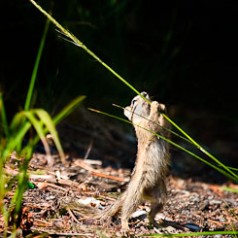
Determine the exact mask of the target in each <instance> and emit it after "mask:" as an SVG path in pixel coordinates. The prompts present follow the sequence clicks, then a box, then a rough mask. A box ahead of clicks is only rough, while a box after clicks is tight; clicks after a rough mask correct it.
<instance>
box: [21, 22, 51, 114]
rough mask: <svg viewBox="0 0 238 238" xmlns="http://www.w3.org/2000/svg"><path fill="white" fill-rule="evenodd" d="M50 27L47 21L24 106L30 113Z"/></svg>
mask: <svg viewBox="0 0 238 238" xmlns="http://www.w3.org/2000/svg"><path fill="white" fill-rule="evenodd" d="M49 25H50V21H49V20H48V19H47V21H46V24H45V29H44V32H43V35H42V38H41V42H40V46H39V49H38V53H37V57H36V61H35V64H34V68H33V71H32V75H31V81H30V85H29V89H28V91H27V96H26V102H25V106H24V109H25V110H26V111H28V110H29V109H30V107H31V99H32V94H33V91H34V87H35V81H36V77H37V72H38V68H39V64H40V60H41V56H42V52H43V48H44V45H45V40H46V36H47V32H48V29H49Z"/></svg>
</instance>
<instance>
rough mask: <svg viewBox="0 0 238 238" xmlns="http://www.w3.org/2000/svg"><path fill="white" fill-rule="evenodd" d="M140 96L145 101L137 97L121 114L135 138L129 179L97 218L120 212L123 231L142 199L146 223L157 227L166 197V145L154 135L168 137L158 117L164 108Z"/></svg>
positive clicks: (164, 126) (161, 118)
mask: <svg viewBox="0 0 238 238" xmlns="http://www.w3.org/2000/svg"><path fill="white" fill-rule="evenodd" d="M141 95H142V96H144V97H145V98H146V99H147V100H148V101H146V100H144V99H143V98H142V97H141V96H140V95H138V96H136V97H134V98H133V99H132V101H131V105H130V106H127V107H126V108H125V109H124V115H125V116H126V117H127V118H128V119H129V120H130V121H131V122H132V124H133V126H134V129H135V133H136V136H137V158H136V163H135V168H134V170H133V172H132V176H131V180H130V182H129V184H128V187H127V189H126V191H125V192H124V193H123V194H122V195H121V197H120V198H119V199H118V200H117V201H116V202H115V203H114V204H113V205H112V206H110V207H109V208H108V209H106V210H104V211H103V212H102V213H101V215H100V218H101V219H102V220H103V219H108V217H113V216H115V215H117V214H118V213H119V212H120V211H121V226H122V229H123V230H127V229H129V226H128V220H129V217H130V215H131V214H132V213H133V212H134V211H135V210H136V208H137V206H138V205H139V203H140V202H141V201H142V200H148V201H150V203H151V210H150V213H149V221H150V223H151V224H153V225H155V226H156V225H158V224H157V223H156V221H155V215H156V214H157V213H158V212H159V211H160V210H161V209H162V208H163V205H164V203H165V202H166V198H167V189H166V181H165V180H166V176H167V172H168V165H169V157H170V156H169V146H168V143H167V142H166V141H164V140H163V139H161V138H159V137H158V136H156V135H155V134H154V133H158V134H159V135H161V136H164V137H166V138H168V137H169V135H170V133H169V130H167V129H168V128H169V123H168V122H167V121H166V120H165V118H164V117H163V115H162V114H161V112H164V111H165V105H164V104H160V103H158V102H157V101H151V99H150V97H149V95H148V93H146V92H142V93H141ZM149 102H150V103H149Z"/></svg>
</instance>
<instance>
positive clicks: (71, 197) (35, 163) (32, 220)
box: [0, 121, 238, 238]
mask: <svg viewBox="0 0 238 238" xmlns="http://www.w3.org/2000/svg"><path fill="white" fill-rule="evenodd" d="M97 123H98V124H99V125H102V123H103V122H100V121H98V122H97ZM93 126H94V127H95V128H97V125H96V124H95V123H93ZM89 128H90V127H89V126H85V127H84V128H82V127H73V126H72V124H67V123H66V124H64V125H63V126H62V127H61V128H60V129H59V132H60V134H61V135H64V136H63V140H62V141H63V146H64V148H65V149H66V155H67V158H66V164H63V163H62V162H61V160H60V158H59V156H58V154H57V153H56V152H55V151H54V150H52V155H51V156H46V155H45V154H44V153H43V152H42V148H41V146H39V148H37V151H36V152H35V153H34V156H33V158H32V159H31V161H30V164H29V170H28V172H29V176H30V182H31V183H32V184H34V185H35V187H34V188H29V189H27V191H26V192H25V193H24V199H23V206H22V214H21V216H20V217H19V219H18V221H19V224H18V225H19V227H20V228H19V230H20V231H21V232H22V233H23V235H22V236H23V237H146V236H148V235H149V234H175V233H189V232H199V231H226V230H238V196H237V193H236V192H232V191H230V190H229V189H228V188H230V189H234V190H237V189H238V185H237V184H235V183H233V182H232V181H229V180H227V179H224V178H223V177H222V178H221V179H220V178H219V176H218V173H215V172H214V171H212V170H209V169H208V168H207V167H204V166H203V165H200V164H199V166H200V167H199V166H198V164H197V163H194V162H190V163H189V162H188V161H194V159H191V158H190V160H188V158H180V159H179V158H175V160H176V163H175V162H174V159H173V158H172V163H171V170H170V174H169V176H168V190H169V194H168V201H167V203H166V205H165V207H164V209H163V210H162V211H161V212H160V213H158V214H157V216H156V219H157V220H158V221H159V222H160V224H161V227H159V228H156V227H152V226H149V225H148V220H147V218H146V214H147V213H148V211H149V209H150V205H149V204H148V203H146V202H143V203H141V205H140V206H139V207H138V209H137V211H136V212H135V213H134V214H133V215H132V217H131V219H130V221H129V226H130V230H129V231H128V232H127V233H126V234H125V233H122V232H121V230H120V219H119V218H115V219H113V220H112V221H111V223H110V224H109V223H108V224H106V225H103V224H99V223H97V222H95V221H94V219H91V218H92V217H93V214H94V212H96V211H99V210H103V209H105V208H106V207H107V206H109V205H110V204H113V203H114V202H115V200H116V199H117V198H118V196H119V195H120V194H121V193H122V192H123V191H124V190H125V188H126V185H127V183H128V181H129V179H130V174H131V170H132V168H133V163H134V159H135V154H136V141H135V140H134V141H133V139H132V138H133V134H131V135H132V137H131V136H130V133H128V136H125V132H124V131H123V129H122V128H117V129H115V127H113V126H109V125H107V126H105V127H103V126H100V128H101V129H100V131H99V130H98V129H96V133H94V134H93V133H92V131H90V130H89ZM122 131H123V133H121V132H122ZM116 132H118V133H116ZM119 132H120V133H119ZM122 134H123V135H122ZM87 135H94V136H93V137H91V138H89V137H88V136H87ZM100 138H101V139H100ZM105 141H107V143H105ZM118 148H120V149H118ZM100 150H101V151H100ZM173 154H174V157H176V156H177V155H176V153H172V157H173ZM99 155H100V156H99ZM16 160H17V158H15V157H14V155H12V158H11V159H10V160H9V164H6V166H5V172H6V173H7V174H10V175H16V174H17V173H18V171H17V166H16V164H17V163H16ZM12 196H13V192H9V193H8V196H6V198H5V203H6V204H8V203H9V201H10V198H11V197H12ZM3 229H4V228H3V218H2V217H0V234H2V232H3ZM19 237H20V235H19ZM191 237H192V236H191ZM200 237H212V236H200ZM219 237H234V236H229V235H216V238H219ZM235 237H236V236H235Z"/></svg>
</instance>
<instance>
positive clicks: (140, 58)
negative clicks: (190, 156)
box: [0, 0, 238, 166]
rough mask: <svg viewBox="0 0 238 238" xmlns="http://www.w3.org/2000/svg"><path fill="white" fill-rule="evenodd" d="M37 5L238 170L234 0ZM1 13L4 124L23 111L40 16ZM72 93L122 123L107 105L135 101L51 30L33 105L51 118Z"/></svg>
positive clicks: (24, 5) (19, 9)
mask: <svg viewBox="0 0 238 238" xmlns="http://www.w3.org/2000/svg"><path fill="white" fill-rule="evenodd" d="M39 4H40V5H41V6H42V7H43V8H45V9H46V10H47V11H51V12H52V15H53V16H54V17H55V18H56V20H58V21H59V22H60V23H61V24H62V25H63V26H64V27H66V28H68V29H69V30H70V31H71V32H72V33H74V35H76V36H77V37H78V38H79V39H80V40H81V41H83V42H84V43H85V45H86V46H87V47H88V48H89V49H91V50H92V51H93V52H95V53H96V54H97V55H98V56H99V57H100V58H101V59H102V60H103V61H105V62H106V63H107V64H108V65H109V66H111V67H112V68H113V69H114V70H115V71H116V72H117V73H119V74H120V75H121V76H122V77H124V78H125V79H126V80H128V81H129V82H130V83H131V84H132V85H133V86H134V87H136V88H137V89H138V90H139V91H142V90H145V91H147V92H149V94H150V95H152V96H153V97H154V98H155V99H157V100H159V101H160V102H163V103H165V104H166V105H167V107H168V109H169V112H170V115H171V118H172V119H173V120H174V121H175V122H177V123H178V124H179V125H180V126H181V127H182V128H184V129H185V131H186V132H188V133H189V134H190V135H191V136H192V137H193V138H195V139H196V140H198V142H199V143H201V144H202V145H203V146H205V147H206V148H208V149H209V150H210V151H211V152H212V153H213V154H214V155H215V156H217V157H218V158H219V159H221V160H222V161H223V162H225V163H227V164H229V165H231V166H238V162H237V151H238V150H237V149H238V146H237V139H238V135H237V132H238V125H237V123H236V122H237V119H238V112H237V86H236V84H237V82H236V81H237V79H238V77H237V69H238V67H237V50H236V48H237V42H238V37H237V35H238V27H237V23H238V21H237V10H238V8H237V3H236V2H235V1H220V2H212V1H211V2H210V1H179V2H178V1H166V2H165V1H163V2H160V1H145V0H137V1H134V0H132V1H126V0H122V1H116V0H111V1H108V0H101V1H88V0H85V1H77V0H67V1H39ZM1 5H2V7H1V8H2V12H3V14H2V17H3V19H2V21H1V22H2V27H1V38H2V43H1V57H2V59H1V76H0V77H1V78H0V89H1V91H2V93H3V96H4V101H5V103H6V108H7V112H8V117H9V118H8V119H9V120H10V119H11V117H12V115H13V114H14V113H16V112H17V111H19V110H21V109H22V107H23V105H24V100H25V97H26V92H27V89H28V85H29V81H30V77H31V73H32V69H33V66H34V62H35V58H36V54H37V50H38V47H39V43H40V39H41V36H42V33H43V29H44V25H45V22H46V18H45V17H44V16H43V15H42V14H41V13H40V12H39V11H38V10H37V9H36V8H35V7H34V6H33V5H32V4H31V3H30V2H28V1H15V2H12V1H11V2H9V1H4V2H3V3H2V4H1ZM78 95H86V96H87V99H86V101H85V106H89V107H94V108H98V109H101V110H103V111H107V112H110V113H113V114H116V115H119V116H122V112H121V111H120V110H118V109H115V108H113V107H112V106H111V104H112V103H116V104H119V105H121V106H126V105H128V104H129V102H130V100H131V98H132V97H134V95H135V94H134V92H132V91H131V90H130V89H128V88H127V87H126V86H125V85H124V84H123V83H121V82H120V81H119V80H118V79H116V78H115V77H114V76H113V75H112V74H110V73H109V72H108V71H107V70H106V69H105V68H103V66H102V65H100V64H99V63H97V62H95V60H94V59H92V58H91V57H90V56H89V55H87V54H86V53H85V52H84V51H83V50H82V49H80V48H78V47H76V46H74V45H73V44H70V43H68V42H67V41H65V40H62V38H61V37H60V34H59V33H58V32H57V31H56V30H55V27H54V26H52V25H51V27H50V30H49V32H48V36H47V40H46V45H45V48H44V52H43V56H42V59H41V64H40V68H39V74H38V79H37V83H36V91H35V95H34V107H42V108H44V109H46V110H47V111H49V112H50V113H51V114H52V115H54V113H55V112H57V111H58V110H59V109H61V108H62V107H63V106H64V105H66V104H67V103H68V102H69V101H71V100H72V99H73V98H74V97H76V96H78ZM118 123H121V122H118ZM176 153H177V152H175V154H176ZM176 155H177V154H176ZM177 156H178V157H181V155H177Z"/></svg>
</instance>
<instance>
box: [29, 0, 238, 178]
mask: <svg viewBox="0 0 238 238" xmlns="http://www.w3.org/2000/svg"><path fill="white" fill-rule="evenodd" d="M29 1H30V2H31V3H32V4H33V5H34V6H35V7H36V8H37V9H38V10H39V11H40V12H41V13H43V14H44V15H45V16H46V17H47V19H48V20H50V21H51V22H52V23H53V24H54V25H55V26H56V27H57V28H58V30H59V31H60V32H61V33H62V34H63V35H65V36H66V37H68V38H69V39H70V40H71V41H72V43H74V44H75V45H77V46H79V47H80V48H82V49H83V50H85V51H86V52H87V53H88V54H89V55H90V56H92V57H93V58H94V59H95V60H96V61H98V62H99V63H100V64H101V65H102V66H104V67H105V68H106V69H107V70H109V72H111V73H112V74H113V75H114V76H116V78H118V79H119V80H120V81H121V82H123V83H124V84H125V85H126V86H127V87H129V88H130V89H131V90H133V91H134V92H135V93H136V94H138V95H140V96H141V97H142V98H143V99H144V100H146V101H147V102H148V103H150V101H149V100H148V99H146V98H145V97H143V95H141V94H140V92H139V91H138V90H137V89H135V88H134V87H133V86H132V85H131V84H130V83H129V82H127V81H126V80H125V79H124V78H122V77H121V76H120V75H119V74H118V73H116V72H115V71H114V70H113V69H112V68H111V67H110V66H108V65H107V64H106V63H105V62H103V61H102V60H101V59H100V58H99V57H98V56H97V55H96V54H94V53H93V52H92V51H91V50H90V49H88V48H87V46H86V45H85V44H83V42H82V41H80V40H79V39H78V38H77V37H76V36H74V35H73V34H72V33H70V32H69V31H68V30H67V29H65V28H64V27H63V26H62V25H61V24H60V23H59V22H58V21H56V20H55V19H54V18H53V17H52V16H51V15H50V14H49V13H47V12H46V11H45V10H44V9H43V8H42V7H41V6H40V5H38V4H37V3H36V2H35V1H34V0H29ZM163 116H164V117H165V118H166V119H167V120H168V121H169V122H170V123H171V124H172V125H173V126H174V127H175V128H176V129H177V130H178V131H179V132H181V133H182V134H183V135H184V136H185V137H186V138H187V139H188V140H189V141H190V142H191V144H193V145H194V146H195V147H196V148H199V150H200V151H201V152H202V153H204V154H205V155H206V156H208V157H209V158H210V159H211V160H213V161H214V162H216V163H217V164H218V165H219V166H220V167H221V168H219V167H216V169H217V170H218V171H219V172H221V173H223V174H226V175H228V177H229V178H231V179H232V180H233V181H235V182H238V175H237V174H235V173H234V172H233V171H232V170H231V169H230V168H229V167H228V166H226V165H224V164H223V163H222V162H220V161H219V160H218V159H217V158H216V157H215V156H213V155H212V154H211V153H209V152H208V151H207V150H206V149H205V148H203V147H202V146H201V145H200V144H199V143H197V142H196V141H195V140H194V139H193V138H192V137H191V136H189V135H188V133H186V132H185V131H184V130H183V129H182V128H181V127H180V126H178V125H177V124H176V123H175V122H174V121H173V120H172V119H171V118H169V117H168V116H167V115H165V114H163ZM178 148H183V147H181V146H179V147H178ZM182 150H184V149H182ZM184 151H185V152H188V151H186V150H184ZM189 154H190V153H189ZM190 155H191V154H190ZM203 162H205V163H206V160H203ZM212 167H213V168H214V166H212Z"/></svg>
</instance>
